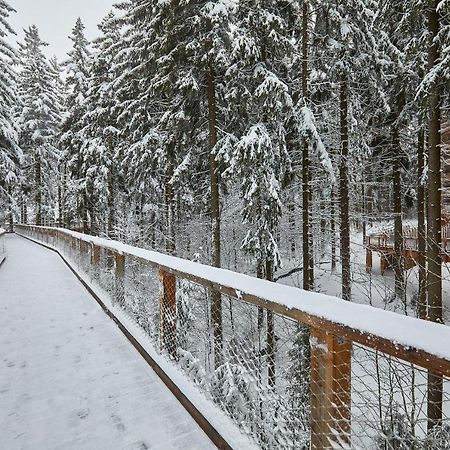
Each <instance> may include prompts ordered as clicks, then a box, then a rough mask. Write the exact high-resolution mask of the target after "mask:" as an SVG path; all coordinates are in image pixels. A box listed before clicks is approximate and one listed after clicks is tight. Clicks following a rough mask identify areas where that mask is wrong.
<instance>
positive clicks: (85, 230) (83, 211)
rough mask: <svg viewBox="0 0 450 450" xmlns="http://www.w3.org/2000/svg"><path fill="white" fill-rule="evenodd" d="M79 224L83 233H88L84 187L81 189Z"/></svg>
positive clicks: (86, 200) (86, 199)
mask: <svg viewBox="0 0 450 450" xmlns="http://www.w3.org/2000/svg"><path fill="white" fill-rule="evenodd" d="M81 222H82V227H83V233H89V225H88V196H87V192H86V187H85V188H84V189H83V193H82V194H81Z"/></svg>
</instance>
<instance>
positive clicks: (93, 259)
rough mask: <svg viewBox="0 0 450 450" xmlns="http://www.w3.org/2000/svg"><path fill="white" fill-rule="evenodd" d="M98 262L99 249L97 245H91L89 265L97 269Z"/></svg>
mask: <svg viewBox="0 0 450 450" xmlns="http://www.w3.org/2000/svg"><path fill="white" fill-rule="evenodd" d="M99 262H100V247H99V246H98V245H95V244H92V253H91V264H92V265H93V266H95V267H97V266H98V263H99Z"/></svg>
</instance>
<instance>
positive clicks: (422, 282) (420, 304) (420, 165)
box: [417, 126, 427, 319]
mask: <svg viewBox="0 0 450 450" xmlns="http://www.w3.org/2000/svg"><path fill="white" fill-rule="evenodd" d="M424 151H425V132H424V129H423V126H421V127H420V130H419V136H418V143H417V244H418V251H419V255H418V259H417V264H418V266H419V294H418V298H417V312H418V316H419V317H420V318H421V319H426V317H427V291H426V266H425V264H426V262H425V252H426V230H425V186H424V183H423V182H422V181H423V180H422V177H423V172H424V169H425V155H424Z"/></svg>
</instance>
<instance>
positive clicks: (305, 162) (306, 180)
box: [302, 0, 314, 291]
mask: <svg viewBox="0 0 450 450" xmlns="http://www.w3.org/2000/svg"><path fill="white" fill-rule="evenodd" d="M308 15H309V5H308V1H307V0H305V1H304V2H303V16H302V93H303V98H304V100H305V101H306V100H307V99H308ZM310 188H311V187H310V173H309V145H308V142H307V141H306V139H303V151H302V200H303V213H302V219H303V289H305V290H307V291H309V290H310V289H312V288H313V284H314V268H313V264H312V261H313V256H312V251H313V249H312V234H311V224H310V214H311V211H310V209H311V205H310V199H311V196H310Z"/></svg>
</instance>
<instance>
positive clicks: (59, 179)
mask: <svg viewBox="0 0 450 450" xmlns="http://www.w3.org/2000/svg"><path fill="white" fill-rule="evenodd" d="M57 226H58V227H62V186H61V174H59V176H58V224H57Z"/></svg>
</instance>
